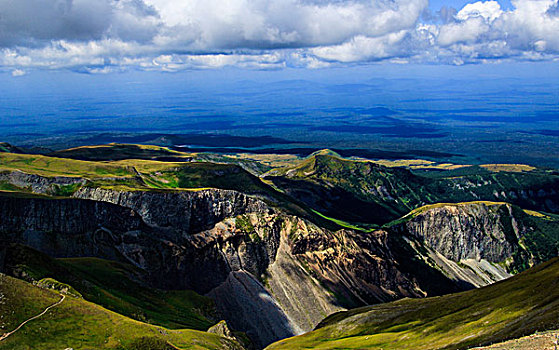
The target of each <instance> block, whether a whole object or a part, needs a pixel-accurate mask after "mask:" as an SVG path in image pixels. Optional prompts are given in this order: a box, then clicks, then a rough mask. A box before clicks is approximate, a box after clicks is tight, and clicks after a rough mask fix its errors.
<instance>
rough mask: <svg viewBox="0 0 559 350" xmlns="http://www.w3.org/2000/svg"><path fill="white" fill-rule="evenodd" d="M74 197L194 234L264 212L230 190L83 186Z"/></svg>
mask: <svg viewBox="0 0 559 350" xmlns="http://www.w3.org/2000/svg"><path fill="white" fill-rule="evenodd" d="M74 197H76V198H82V199H92V200H96V201H102V202H109V203H113V204H118V205H120V206H123V207H127V208H131V209H133V210H135V211H136V212H137V213H138V214H140V215H141V216H142V218H143V219H144V220H145V221H146V222H147V223H148V224H150V225H155V226H159V227H171V228H173V229H174V230H178V231H182V232H186V233H196V232H200V231H202V230H206V229H209V228H211V227H213V225H215V224H216V223H217V222H219V221H221V220H223V219H225V218H227V217H231V216H236V215H240V214H244V213H249V212H264V211H267V210H268V209H269V208H268V207H267V206H266V204H265V203H264V202H262V201H261V200H259V199H256V198H253V197H250V196H247V195H245V194H243V193H240V192H237V191H231V190H221V189H207V190H201V191H116V190H111V189H103V188H92V187H83V188H81V189H79V190H78V191H77V192H76V193H75V194H74Z"/></svg>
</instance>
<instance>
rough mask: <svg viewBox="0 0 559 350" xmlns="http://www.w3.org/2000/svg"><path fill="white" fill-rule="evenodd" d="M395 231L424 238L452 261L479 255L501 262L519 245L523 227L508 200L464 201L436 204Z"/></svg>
mask: <svg viewBox="0 0 559 350" xmlns="http://www.w3.org/2000/svg"><path fill="white" fill-rule="evenodd" d="M393 228H394V229H395V230H397V231H398V232H402V233H407V234H410V235H411V236H414V237H417V238H420V239H423V240H424V241H425V243H426V245H427V246H428V247H430V248H432V249H433V250H435V251H437V252H439V253H440V254H442V255H443V256H444V257H446V258H448V259H451V260H453V261H461V260H466V259H475V260H477V261H480V260H481V259H485V260H488V261H490V262H495V263H497V262H503V261H505V260H506V259H508V258H511V257H512V255H513V253H514V252H516V251H517V250H518V249H520V244H519V240H520V238H521V237H522V236H523V231H524V230H525V229H526V228H525V227H523V226H522V225H521V224H520V223H519V222H518V221H517V219H516V218H515V216H514V215H513V208H512V206H511V205H509V204H504V203H503V204H499V203H497V204H486V203H467V204H464V205H437V206H433V207H431V208H429V209H427V210H424V211H422V212H420V213H418V214H417V215H415V216H413V218H411V219H409V220H408V221H406V222H405V223H403V224H401V225H398V226H395V227H393Z"/></svg>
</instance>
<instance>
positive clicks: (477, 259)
mask: <svg viewBox="0 0 559 350" xmlns="http://www.w3.org/2000/svg"><path fill="white" fill-rule="evenodd" d="M76 197H83V198H91V199H96V200H91V199H78V198H74V199H48V198H41V197H29V196H13V195H2V196H0V212H1V213H2V218H1V221H0V243H2V241H3V242H18V243H23V244H26V245H30V246H32V247H34V248H36V249H38V250H41V251H43V252H46V253H48V254H49V255H51V256H55V257H71V256H96V257H101V258H108V259H114V260H125V261H127V262H130V263H133V264H134V265H136V266H138V267H140V268H142V269H143V270H144V271H146V278H145V283H148V284H151V285H153V286H156V287H159V288H164V289H192V290H195V291H197V292H198V293H201V294H207V295H209V296H211V297H212V298H214V300H215V302H216V307H217V308H218V310H220V311H221V313H222V315H223V317H224V318H225V319H226V320H227V321H228V323H229V324H230V325H231V326H232V327H233V328H234V329H236V330H241V331H245V332H247V334H248V335H249V336H251V338H252V339H253V341H254V343H255V344H256V345H257V346H258V347H263V346H265V345H267V344H269V343H271V342H273V341H275V340H278V339H281V338H284V337H288V336H292V335H295V334H299V333H302V332H306V331H309V330H311V329H313V328H314V327H315V326H316V325H317V324H318V323H319V322H320V321H321V320H322V319H323V318H324V317H325V316H327V315H329V314H331V313H333V312H336V311H338V310H341V309H344V308H350V307H356V306H361V305H365V304H373V303H378V302H384V301H390V300H394V299H398V298H402V297H424V296H431V295H440V294H445V293H449V292H453V291H457V290H461V289H465V288H471V287H473V286H478V285H484V284H487V283H490V282H492V281H494V280H498V279H502V278H504V277H506V276H507V275H506V273H504V274H502V275H499V274H498V273H493V275H492V278H488V279H484V278H483V277H480V273H476V272H475V268H478V269H479V268H481V267H484V266H485V267H486V269H487V270H490V269H492V268H498V267H499V265H498V264H500V263H503V262H507V261H508V260H510V259H511V257H512V258H514V257H515V256H517V255H515V253H517V252H519V251H520V250H522V248H521V247H520V246H521V245H520V243H519V242H520V241H519V238H520V237H522V235H523V232H525V231H526V230H528V226H527V225H526V224H524V223H523V222H524V221H523V219H518V218H517V214H518V213H517V212H516V211H515V210H514V208H512V209H511V208H509V207H507V206H506V205H504V206H503V205H502V206H500V207H499V208H497V209H495V208H492V207H491V206H488V205H486V204H471V205H468V204H466V205H464V208H465V209H460V210H458V211H456V209H452V208H453V207H452V206H450V207H451V208H450V209H449V208H444V207H442V209H441V207H434V208H426V209H425V210H422V211H419V212H416V213H414V215H413V216H412V217H408V218H405V220H403V221H401V222H399V223H396V224H395V225H393V226H392V227H387V228H385V229H383V230H376V231H374V232H361V231H354V230H339V231H335V232H334V231H330V230H327V229H324V228H322V227H319V226H317V225H315V224H313V223H311V222H309V221H307V220H305V219H301V218H298V217H295V216H291V215H288V214H286V213H284V212H282V211H281V210H279V209H277V208H272V207H269V206H268V205H266V204H265V203H264V202H263V201H261V200H259V199H256V198H253V197H249V196H246V195H244V194H242V193H239V192H235V191H225V190H217V189H211V190H203V191H180V192H179V191H153V192H152V191H150V192H148V191H131V192H123V191H115V190H106V189H103V190H100V189H90V188H83V189H81V190H80V191H78V192H77V193H76ZM509 209H510V210H509ZM507 225H508V226H507ZM509 228H511V229H510V230H509ZM532 229H533V228H532ZM440 242H443V243H444V244H439V243H440ZM1 256H2V249H1V245H0V257H1ZM484 261H487V262H488V263H490V265H486V264H485V262H484ZM468 263H469V264H470V265H471V266H470V267H467V266H466V265H468ZM0 268H1V266H0ZM481 275H482V276H484V274H483V273H481Z"/></svg>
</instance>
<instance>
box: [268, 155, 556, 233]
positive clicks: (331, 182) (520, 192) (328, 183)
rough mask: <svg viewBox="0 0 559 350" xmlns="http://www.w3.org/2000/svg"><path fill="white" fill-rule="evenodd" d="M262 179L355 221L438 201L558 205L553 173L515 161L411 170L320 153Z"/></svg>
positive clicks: (390, 216)
mask: <svg viewBox="0 0 559 350" xmlns="http://www.w3.org/2000/svg"><path fill="white" fill-rule="evenodd" d="M377 163H378V162H377ZM403 164H407V163H403ZM446 169H449V170H446ZM264 178H265V179H266V180H267V181H270V182H271V183H273V184H274V185H275V186H276V187H277V188H279V189H281V190H284V191H285V192H286V193H288V194H290V195H291V196H293V197H294V198H296V199H298V200H300V201H302V202H304V203H306V204H307V205H309V206H310V207H312V208H313V209H316V210H317V211H319V212H321V213H322V214H324V215H326V216H328V217H332V218H335V219H339V220H343V221H347V222H350V223H354V224H358V225H363V224H365V225H366V224H369V225H370V224H377V225H379V224H384V223H386V222H388V221H390V220H394V219H396V218H398V217H400V216H402V215H404V214H406V213H408V212H409V211H410V210H413V209H415V208H418V207H420V206H422V205H425V204H430V203H438V202H466V201H474V200H487V201H505V202H509V203H513V204H516V205H519V206H521V207H523V208H528V209H534V210H540V211H557V203H559V176H558V174H557V173H555V172H553V171H552V170H544V169H536V168H532V167H527V166H521V165H510V166H505V165H493V166H490V165H488V166H463V167H458V168H453V167H447V168H444V169H442V170H441V169H429V170H422V171H411V170H409V169H407V168H406V167H404V166H402V167H396V166H391V167H386V166H383V165H379V164H376V163H375V162H369V161H362V160H349V159H343V158H340V157H339V156H337V155H336V154H333V153H332V152H328V151H322V152H318V153H316V154H313V155H312V156H310V157H308V158H307V159H305V160H303V161H301V162H300V163H299V164H298V165H296V166H292V167H286V168H282V169H276V170H272V171H270V172H268V173H267V174H266V175H265V177H264Z"/></svg>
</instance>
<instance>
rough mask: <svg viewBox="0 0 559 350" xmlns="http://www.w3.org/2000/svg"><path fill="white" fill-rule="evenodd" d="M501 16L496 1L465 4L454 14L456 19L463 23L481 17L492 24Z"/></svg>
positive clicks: (501, 12)
mask: <svg viewBox="0 0 559 350" xmlns="http://www.w3.org/2000/svg"><path fill="white" fill-rule="evenodd" d="M502 14H503V11H502V10H501V5H499V3H498V2H497V1H485V2H483V1H478V2H476V3H473V4H466V6H464V8H462V9H461V10H460V12H458V13H457V14H456V18H457V19H459V20H461V21H465V20H467V19H469V18H473V17H481V18H483V19H485V20H487V21H490V22H493V21H494V20H496V19H497V18H499V17H500V16H501V15H502Z"/></svg>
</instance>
